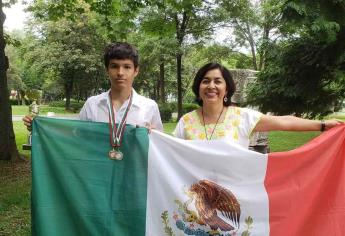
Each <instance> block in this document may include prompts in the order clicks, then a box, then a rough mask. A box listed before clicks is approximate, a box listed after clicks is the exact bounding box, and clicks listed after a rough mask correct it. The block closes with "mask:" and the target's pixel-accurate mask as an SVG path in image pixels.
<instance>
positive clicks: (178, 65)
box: [176, 52, 182, 120]
mask: <svg viewBox="0 0 345 236" xmlns="http://www.w3.org/2000/svg"><path fill="white" fill-rule="evenodd" d="M176 73H177V119H178V120H179V119H180V118H181V116H182V53H180V52H179V53H178V54H177V55H176Z"/></svg>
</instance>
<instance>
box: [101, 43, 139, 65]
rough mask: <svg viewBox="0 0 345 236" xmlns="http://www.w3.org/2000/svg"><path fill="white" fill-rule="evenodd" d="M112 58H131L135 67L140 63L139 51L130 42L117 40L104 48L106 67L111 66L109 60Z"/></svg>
mask: <svg viewBox="0 0 345 236" xmlns="http://www.w3.org/2000/svg"><path fill="white" fill-rule="evenodd" d="M112 59H120V60H124V59H129V60H131V61H132V62H133V64H134V67H135V68H137V67H138V65H139V56H138V52H137V50H136V49H135V47H133V46H132V45H130V44H129V43H125V42H116V43H111V44H109V45H108V46H106V47H105V49H104V65H105V67H106V68H108V66H109V61H110V60H112Z"/></svg>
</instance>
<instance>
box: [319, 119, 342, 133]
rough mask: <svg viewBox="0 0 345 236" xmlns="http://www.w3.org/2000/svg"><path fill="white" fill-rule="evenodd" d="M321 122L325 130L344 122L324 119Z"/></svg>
mask: <svg viewBox="0 0 345 236" xmlns="http://www.w3.org/2000/svg"><path fill="white" fill-rule="evenodd" d="M323 122H324V124H325V131H326V130H329V129H332V128H333V127H336V126H338V125H342V124H344V122H343V121H340V120H325V121H323Z"/></svg>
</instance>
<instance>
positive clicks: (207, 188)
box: [187, 180, 241, 231]
mask: <svg viewBox="0 0 345 236" xmlns="http://www.w3.org/2000/svg"><path fill="white" fill-rule="evenodd" d="M187 195H188V196H189V197H190V198H191V200H192V201H193V200H194V202H195V209H196V210H197V213H198V218H197V219H196V221H198V223H199V224H201V225H208V226H209V227H210V228H211V229H212V230H213V231H217V230H221V231H231V230H234V229H235V228H237V229H238V228H239V226H240V216H241V208H240V204H239V203H238V201H237V199H236V197H235V195H234V194H233V193H232V192H231V191H230V190H228V189H226V188H224V187H222V186H220V185H218V184H216V183H214V182H212V181H209V180H200V181H199V182H197V183H195V184H192V185H191V186H190V188H189V190H188V192H187ZM192 201H189V203H191V202H192ZM219 214H221V215H222V216H223V217H220V215H219ZM224 218H225V219H228V220H229V221H230V222H231V223H232V225H231V224H230V222H229V221H226V220H224Z"/></svg>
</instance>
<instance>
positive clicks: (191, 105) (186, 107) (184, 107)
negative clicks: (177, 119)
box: [182, 103, 199, 115]
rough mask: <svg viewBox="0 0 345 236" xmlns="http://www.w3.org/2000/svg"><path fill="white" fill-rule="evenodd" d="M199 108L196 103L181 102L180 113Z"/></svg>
mask: <svg viewBox="0 0 345 236" xmlns="http://www.w3.org/2000/svg"><path fill="white" fill-rule="evenodd" d="M198 108H199V105H198V104H196V103H183V104H182V115H184V114H186V113H188V112H191V111H193V110H196V109H198Z"/></svg>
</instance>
